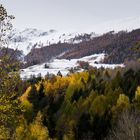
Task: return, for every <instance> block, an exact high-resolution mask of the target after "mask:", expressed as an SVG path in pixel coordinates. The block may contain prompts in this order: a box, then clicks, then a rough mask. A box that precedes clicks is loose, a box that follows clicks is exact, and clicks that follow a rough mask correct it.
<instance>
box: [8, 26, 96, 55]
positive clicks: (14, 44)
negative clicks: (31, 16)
mask: <svg viewBox="0 0 140 140" xmlns="http://www.w3.org/2000/svg"><path fill="white" fill-rule="evenodd" d="M84 35H85V33H78V32H73V33H70V32H58V31H56V30H49V31H41V30H38V29H32V28H27V29H25V30H23V31H19V30H17V29H14V30H12V31H11V32H10V34H9V39H10V42H9V47H10V48H13V49H18V50H21V51H22V52H23V54H24V55H27V54H28V53H29V52H30V51H31V49H33V48H40V47H43V46H48V45H51V44H55V43H58V42H61V43H64V42H67V43H79V42H81V41H82V39H81V38H80V37H79V36H84ZM89 36H90V39H91V38H93V37H95V36H97V35H96V34H95V33H90V34H89Z"/></svg>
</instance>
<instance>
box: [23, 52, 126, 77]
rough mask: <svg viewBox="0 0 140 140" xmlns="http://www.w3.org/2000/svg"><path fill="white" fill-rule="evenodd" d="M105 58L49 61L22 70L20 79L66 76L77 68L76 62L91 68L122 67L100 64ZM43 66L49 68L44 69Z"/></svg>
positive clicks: (102, 56) (88, 57)
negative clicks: (81, 62) (59, 74)
mask: <svg viewBox="0 0 140 140" xmlns="http://www.w3.org/2000/svg"><path fill="white" fill-rule="evenodd" d="M104 57H105V54H104V53H102V54H93V55H90V56H86V57H82V58H80V59H71V60H67V59H54V60H52V61H50V62H49V63H47V64H46V63H43V64H40V65H34V66H31V67H28V68H26V69H22V70H21V71H20V75H21V78H23V79H24V78H25V77H26V78H29V77H30V76H31V75H35V76H38V74H41V76H42V77H44V76H45V75H46V74H47V73H50V74H55V75H56V74H57V73H58V72H59V71H60V72H61V73H62V75H67V74H68V73H69V70H70V69H71V68H77V66H78V61H84V62H88V63H89V65H91V66H93V67H97V68H100V67H104V68H112V69H114V68H115V67H124V65H123V64H117V65H115V64H102V63H100V62H101V61H102V60H103V59H104ZM45 65H47V67H49V68H45ZM82 70H83V69H77V71H82Z"/></svg>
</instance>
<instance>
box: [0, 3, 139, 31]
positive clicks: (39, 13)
mask: <svg viewBox="0 0 140 140" xmlns="http://www.w3.org/2000/svg"><path fill="white" fill-rule="evenodd" d="M0 3H2V4H3V5H4V6H5V7H6V8H7V11H8V13H9V14H13V15H14V16H15V17H16V19H15V21H14V26H15V27H16V28H26V27H32V28H39V29H43V30H49V29H56V30H75V31H78V30H83V31H86V30H87V31H88V30H92V31H95V32H103V31H105V30H107V29H113V28H117V27H120V26H121V28H124V29H125V24H123V22H126V24H129V23H131V22H132V23H131V24H132V25H133V26H134V28H135V27H137V26H140V18H139V17H140V0H0ZM120 23H122V24H120ZM117 24H118V25H117Z"/></svg>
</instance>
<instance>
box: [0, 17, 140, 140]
mask: <svg viewBox="0 0 140 140" xmlns="http://www.w3.org/2000/svg"><path fill="white" fill-rule="evenodd" d="M3 17H4V16H3ZM5 17H6V18H10V17H9V16H8V17H7V15H5ZM11 18H13V17H11ZM3 20H4V18H2V17H1V22H2V21H3ZM8 25H9V24H8ZM6 30H8V29H6ZM1 32H3V30H1ZM0 39H1V40H0V41H1V42H2V41H3V38H0ZM20 66H21V65H20V62H19V61H18V60H17V59H13V57H11V55H9V54H7V53H5V55H2V56H1V58H0V140H126V139H127V140H139V139H140V62H139V61H137V62H133V63H129V64H128V65H127V66H125V67H124V68H120V67H118V68H115V69H104V68H100V69H96V68H92V69H87V70H85V71H83V72H78V73H74V72H71V73H69V74H68V75H67V76H62V75H61V74H59V75H57V76H55V75H46V76H45V77H44V78H42V77H37V78H36V77H31V78H30V79H26V80H22V79H21V78H20V75H19V72H18V71H19V69H20Z"/></svg>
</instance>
